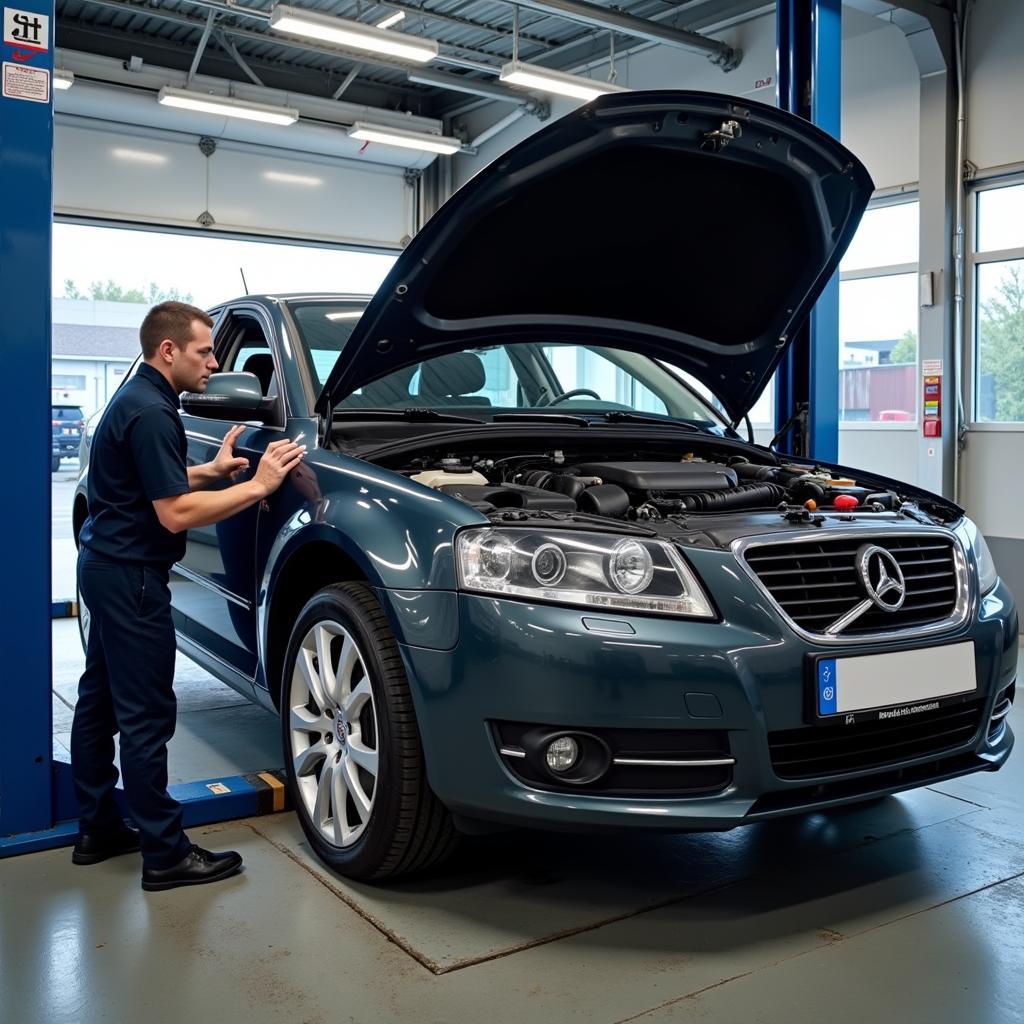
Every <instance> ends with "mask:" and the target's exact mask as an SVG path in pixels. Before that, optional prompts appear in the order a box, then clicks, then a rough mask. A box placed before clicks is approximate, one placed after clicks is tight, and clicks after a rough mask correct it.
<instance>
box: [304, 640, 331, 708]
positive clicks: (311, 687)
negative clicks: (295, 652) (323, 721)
mask: <svg viewBox="0 0 1024 1024" xmlns="http://www.w3.org/2000/svg"><path fill="white" fill-rule="evenodd" d="M313 658H314V653H313V652H312V651H311V650H309V648H308V647H306V645H305V643H304V644H303V645H302V646H301V647H300V648H299V656H298V658H297V659H296V667H297V668H298V670H299V672H300V673H301V674H302V681H303V683H305V685H306V689H307V690H308V691H309V694H310V696H311V697H312V698H313V703H314V704H316V706H317V707H318V708H319V709H320V710H321V711H323V709H324V708H325V707H327V699H326V697H325V696H324V688H323V686H322V684H321V682H320V676H319V674H318V673H317V671H316V669H315V668H313Z"/></svg>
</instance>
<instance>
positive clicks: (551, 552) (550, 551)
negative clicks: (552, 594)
mask: <svg viewBox="0 0 1024 1024" xmlns="http://www.w3.org/2000/svg"><path fill="white" fill-rule="evenodd" d="M530 568H531V569H532V570H533V578H534V579H535V580H536V581H537V582H538V583H539V584H540V585H541V586H542V587H553V586H554V585H555V584H556V583H561V581H562V577H563V576H564V575H565V552H564V551H562V549H561V548H560V547H559V546H558V545H557V544H541V546H540V547H539V548H537V550H536V551H534V553H533V558H532V559H531V560H530Z"/></svg>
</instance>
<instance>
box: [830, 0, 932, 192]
mask: <svg viewBox="0 0 1024 1024" xmlns="http://www.w3.org/2000/svg"><path fill="white" fill-rule="evenodd" d="M843 19H844V22H849V23H850V26H851V28H852V29H853V32H851V34H848V35H847V36H846V38H845V39H844V40H843V95H842V139H843V143H844V144H845V145H847V146H848V147H849V148H850V149H851V150H852V151H853V152H854V153H856V155H857V156H858V157H859V158H860V159H861V160H862V161H863V162H864V164H865V166H866V167H867V169H868V172H869V173H870V174H871V177H872V178H873V179H874V182H875V187H876V188H890V187H892V186H894V185H905V184H908V183H911V182H916V181H917V179H918V147H919V135H918V125H919V123H920V109H921V104H920V98H921V90H920V81H921V80H920V75H919V73H918V68H917V62H916V61H915V60H914V56H913V54H912V53H911V52H910V47H909V45H908V44H907V40H906V37H905V36H904V35H903V33H902V32H901V31H900V30H899V29H898V28H897V27H896V26H894V25H886V24H885V23H884V22H881V21H879V20H878V19H877V18H871V17H869V16H868V15H865V14H862V13H860V12H859V11H853V10H849V9H847V8H844V9H843ZM864 29H866V30H867V31H863V30H864ZM854 32H855V33H856V34H854Z"/></svg>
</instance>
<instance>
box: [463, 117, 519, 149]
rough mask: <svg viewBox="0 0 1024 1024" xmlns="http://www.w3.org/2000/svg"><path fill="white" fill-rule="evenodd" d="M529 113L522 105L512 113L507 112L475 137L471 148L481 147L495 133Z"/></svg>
mask: <svg viewBox="0 0 1024 1024" xmlns="http://www.w3.org/2000/svg"><path fill="white" fill-rule="evenodd" d="M527 113H528V111H527V110H526V109H524V108H523V107H520V108H519V109H518V110H513V111H512V113H511V114H506V115H505V116H504V117H503V118H502V119H501V120H500V121H496V122H495V123H494V124H492V125H491V126H490V128H485V129H484V130H483V131H482V132H481V133H480V134H479V135H478V136H477V137H476V138H475V139H473V140H472V141H471V142H470V144H469V145H470V148H471V149H479V148H480V147H481V146H482V145H483V144H484V143H485V142H489V141H490V140H491V139H493V138H494V136H495V135H498V134H499V133H500V132H503V131H504V130H505V129H506V128H509V127H511V126H512V125H514V124H515V123H516V121H518V120H519V119H520V118H522V117H525V116H526V115H527Z"/></svg>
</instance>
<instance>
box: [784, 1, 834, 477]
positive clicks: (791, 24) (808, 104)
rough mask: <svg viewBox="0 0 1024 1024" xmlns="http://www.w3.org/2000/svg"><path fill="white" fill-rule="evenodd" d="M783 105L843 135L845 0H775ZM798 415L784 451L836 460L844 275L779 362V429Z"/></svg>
mask: <svg viewBox="0 0 1024 1024" xmlns="http://www.w3.org/2000/svg"><path fill="white" fill-rule="evenodd" d="M776 33H777V34H776V40H777V50H776V63H777V70H778V77H777V80H776V81H777V87H776V89H777V91H776V99H777V102H778V105H779V108H780V109H782V110H788V111H790V112H791V113H794V114H799V115H800V116H801V117H803V118H806V119H807V120H808V121H812V122H813V123H814V124H816V125H817V126H818V127H819V128H822V129H824V130H825V131H826V132H828V133H829V135H832V136H834V137H835V138H839V134H840V117H839V111H840V99H841V93H842V13H841V0H778V5H777V8H776ZM793 417H795V420H794V423H793V426H792V428H791V429H790V430H788V431H787V432H786V434H785V435H784V436H783V437H781V438H780V439H779V444H778V447H779V450H780V451H783V452H788V453H789V454H790V455H806V456H809V457H811V458H815V459H820V460H821V461H822V462H837V461H838V460H839V275H838V273H837V274H836V275H835V276H834V277H833V278H832V280H831V281H830V282H829V284H828V286H827V287H826V288H825V290H824V291H823V292H822V294H821V297H820V298H819V299H818V302H817V304H816V305H815V307H814V309H813V310H812V311H811V315H810V316H809V317H808V319H807V323H806V324H805V325H804V326H803V327H802V328H801V329H800V332H799V334H798V336H797V338H796V340H795V343H794V344H793V345H792V346H790V349H789V351H788V352H787V354H786V356H785V358H784V359H783V361H782V363H780V365H779V368H778V372H777V377H776V384H775V429H776V431H779V430H781V429H782V427H783V426H785V424H786V423H787V422H788V421H789V420H790V419H791V418H793Z"/></svg>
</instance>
